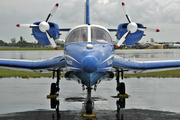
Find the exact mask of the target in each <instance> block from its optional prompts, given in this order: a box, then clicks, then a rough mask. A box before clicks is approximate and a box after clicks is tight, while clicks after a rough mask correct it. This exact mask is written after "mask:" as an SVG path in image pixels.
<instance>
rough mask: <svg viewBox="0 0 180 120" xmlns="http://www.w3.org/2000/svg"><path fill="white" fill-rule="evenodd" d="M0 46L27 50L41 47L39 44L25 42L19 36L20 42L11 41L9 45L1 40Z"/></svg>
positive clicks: (14, 39) (13, 39)
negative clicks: (26, 48) (25, 48)
mask: <svg viewBox="0 0 180 120" xmlns="http://www.w3.org/2000/svg"><path fill="white" fill-rule="evenodd" d="M0 46H3V47H28V48H34V47H43V45H42V44H41V42H39V41H38V42H37V43H36V42H34V43H33V42H27V41H26V40H25V39H24V38H23V37H22V36H20V40H19V41H17V40H16V38H12V39H11V43H7V42H5V41H3V40H0Z"/></svg>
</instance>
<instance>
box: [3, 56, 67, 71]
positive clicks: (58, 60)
mask: <svg viewBox="0 0 180 120" xmlns="http://www.w3.org/2000/svg"><path fill="white" fill-rule="evenodd" d="M65 66H66V61H65V59H64V56H58V57H55V58H52V59H47V60H39V61H32V60H16V59H0V67H1V68H7V69H14V70H23V71H33V72H49V71H52V70H57V69H61V68H63V67H65Z"/></svg>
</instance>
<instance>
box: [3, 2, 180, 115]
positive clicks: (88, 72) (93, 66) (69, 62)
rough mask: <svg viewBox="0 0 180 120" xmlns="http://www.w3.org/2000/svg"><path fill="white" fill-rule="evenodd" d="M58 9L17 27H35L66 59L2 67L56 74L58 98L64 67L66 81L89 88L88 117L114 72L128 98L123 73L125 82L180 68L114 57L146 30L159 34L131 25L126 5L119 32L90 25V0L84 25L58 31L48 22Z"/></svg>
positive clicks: (15, 62)
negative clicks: (127, 77)
mask: <svg viewBox="0 0 180 120" xmlns="http://www.w3.org/2000/svg"><path fill="white" fill-rule="evenodd" d="M58 6H59V4H58V3H57V4H56V5H55V6H54V8H53V9H52V11H51V12H50V14H49V15H48V17H47V19H46V20H45V21H40V22H35V23H33V24H17V27H29V28H32V33H33V36H34V37H35V39H36V40H38V41H40V42H41V43H42V44H43V45H49V44H51V45H52V46H53V47H54V48H55V49H57V46H56V42H57V43H62V44H64V45H65V47H64V56H57V57H54V58H51V59H47V60H39V61H32V60H17V59H0V66H1V67H3V68H8V69H16V70H18V69H20V70H30V71H33V72H52V73H53V78H54V77H55V73H57V82H56V83H52V84H51V92H50V97H52V96H53V95H58V93H59V90H60V88H59V81H60V74H61V72H62V70H64V68H65V70H66V71H63V72H65V78H66V79H67V80H76V81H77V82H78V83H80V84H82V87H83V89H85V88H86V89H87V98H86V100H85V102H84V103H85V110H86V113H87V114H92V111H93V107H94V102H93V100H92V98H91V91H92V88H94V89H95V90H96V88H97V85H98V84H99V83H101V81H103V80H111V79H113V77H114V72H115V73H116V80H117V87H116V89H117V91H118V92H119V94H118V95H119V96H120V95H125V84H124V82H120V79H119V74H120V73H121V79H123V74H124V72H130V71H132V73H139V72H143V71H147V70H152V69H155V70H156V69H163V68H177V67H180V60H176V61H173V60H171V61H151V62H149V61H146V62H137V61H130V60H127V59H124V58H122V57H118V56H116V55H115V54H114V50H115V48H118V47H119V46H120V45H121V44H122V43H124V44H126V45H133V44H134V43H135V42H137V41H139V40H140V39H141V38H142V37H143V35H144V31H154V32H159V30H158V29H150V28H147V27H144V26H143V25H142V24H140V23H135V22H132V21H131V18H130V15H129V13H128V11H127V9H126V6H125V3H124V2H123V3H122V7H123V9H124V12H125V16H126V18H127V20H128V23H123V24H120V25H119V26H118V28H117V29H109V28H105V27H102V26H100V25H94V24H91V23H90V14H89V0H86V2H85V7H86V9H85V11H86V15H85V24H82V25H78V26H75V27H73V28H59V26H58V24H56V23H53V22H49V20H50V18H51V17H52V16H53V15H54V13H55V11H56V9H57V8H58ZM61 31H67V32H68V33H67V37H66V39H65V40H62V39H60V34H59V32H61ZM111 31H112V32H117V39H118V40H119V42H118V43H117V45H116V47H115V48H114V47H113V44H112V37H111V34H110V32H111ZM104 87H105V86H104ZM117 97H118V96H117ZM120 103H121V104H120V107H121V108H123V107H124V104H125V101H124V99H122V100H121V101H120ZM51 107H52V108H56V101H54V100H52V101H51Z"/></svg>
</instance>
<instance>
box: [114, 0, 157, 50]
mask: <svg viewBox="0 0 180 120" xmlns="http://www.w3.org/2000/svg"><path fill="white" fill-rule="evenodd" d="M122 7H123V10H124V13H125V15H126V18H127V20H128V22H129V24H128V25H127V32H126V33H125V34H124V35H123V36H122V38H121V39H120V40H119V42H118V43H117V45H116V49H117V48H118V47H119V46H120V45H121V44H122V43H123V42H124V41H125V40H126V38H127V37H128V35H129V34H130V33H135V32H136V31H137V30H140V31H150V32H159V31H160V30H159V29H153V28H147V27H141V26H138V25H137V24H136V23H135V22H132V21H131V17H130V14H129V13H128V11H127V9H126V6H125V3H124V2H122Z"/></svg>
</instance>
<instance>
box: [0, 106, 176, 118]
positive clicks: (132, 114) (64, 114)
mask: <svg viewBox="0 0 180 120" xmlns="http://www.w3.org/2000/svg"><path fill="white" fill-rule="evenodd" d="M94 112H95V114H96V117H95V118H83V117H82V114H81V111H60V112H59V113H60V117H59V118H57V114H56V112H55V111H48V110H37V111H27V112H19V113H13V114H4V115H0V120H84V119H86V120H180V114H178V113H173V112H163V111H153V110H142V109H127V110H124V111H123V113H124V114H123V118H122V117H117V111H114V110H113V111H110V110H101V111H100V110H98V111H94ZM120 116H121V115H120Z"/></svg>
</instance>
